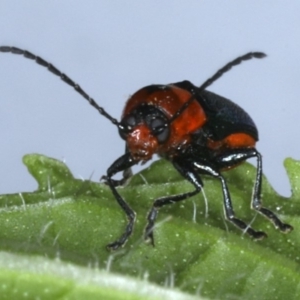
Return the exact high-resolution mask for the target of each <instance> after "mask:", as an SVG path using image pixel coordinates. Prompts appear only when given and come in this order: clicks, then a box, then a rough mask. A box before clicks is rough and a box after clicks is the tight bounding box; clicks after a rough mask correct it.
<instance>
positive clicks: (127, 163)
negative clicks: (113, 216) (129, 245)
mask: <svg viewBox="0 0 300 300" xmlns="http://www.w3.org/2000/svg"><path fill="white" fill-rule="evenodd" d="M134 164H136V161H134V160H133V159H132V157H131V155H130V153H126V154H124V155H123V156H121V157H120V158H118V159H117V160H116V161H115V162H114V163H113V164H112V165H111V166H110V167H109V168H108V170H107V176H106V183H107V185H108V186H109V187H110V189H111V191H112V193H113V195H114V196H115V198H116V200H117V202H118V204H119V205H120V207H121V208H122V209H123V211H124V212H125V214H126V216H127V218H128V223H127V226H126V229H125V232H124V233H123V234H122V235H121V237H120V238H119V239H117V240H116V241H115V242H113V243H110V244H108V245H107V248H108V249H109V250H117V249H118V248H120V247H122V246H123V245H124V244H125V243H126V242H127V240H128V238H129V237H130V235H131V234H132V231H133V226H134V221H135V216H136V213H135V212H134V211H133V210H132V208H131V207H130V206H129V205H128V204H127V203H126V201H125V200H124V199H123V198H122V197H121V196H120V194H119V193H118V192H117V190H116V188H115V185H114V180H113V179H112V178H111V177H112V176H113V175H115V174H116V173H118V172H121V171H123V170H126V169H129V168H130V167H131V166H133V165H134Z"/></svg>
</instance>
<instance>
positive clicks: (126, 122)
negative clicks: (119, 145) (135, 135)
mask: <svg viewBox="0 0 300 300" xmlns="http://www.w3.org/2000/svg"><path fill="white" fill-rule="evenodd" d="M136 123H137V122H136V118H135V117H134V116H133V115H128V116H126V117H125V118H124V119H123V120H122V121H121V126H120V127H119V134H120V136H121V138H122V139H123V140H125V139H126V136H127V134H128V133H129V132H130V131H131V130H132V128H133V127H134V126H135V125H136Z"/></svg>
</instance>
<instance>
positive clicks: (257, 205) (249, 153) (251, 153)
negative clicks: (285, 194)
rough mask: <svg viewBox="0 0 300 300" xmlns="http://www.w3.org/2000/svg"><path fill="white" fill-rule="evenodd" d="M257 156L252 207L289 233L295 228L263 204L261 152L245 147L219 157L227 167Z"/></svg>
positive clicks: (220, 163)
mask: <svg viewBox="0 0 300 300" xmlns="http://www.w3.org/2000/svg"><path fill="white" fill-rule="evenodd" d="M251 157H256V159H257V171H256V178H255V184H254V188H253V195H252V200H251V208H252V209H254V210H256V211H257V212H258V213H260V214H261V215H263V216H264V217H266V218H267V219H268V220H270V222H271V223H273V225H274V226H275V228H277V229H279V230H280V231H281V232H284V233H288V232H290V231H291V230H293V227H292V226H291V225H289V224H285V223H283V222H282V221H281V220H280V219H279V218H278V217H277V216H276V215H275V214H274V213H273V212H272V211H271V210H269V209H267V208H265V207H263V206H262V201H261V184H262V156H261V154H260V153H259V152H258V151H257V150H256V149H254V148H245V149H237V150H236V152H235V153H232V150H231V153H230V154H228V155H226V156H222V157H218V160H217V161H218V165H219V166H221V167H226V166H227V164H228V163H230V164H231V165H232V164H234V163H235V162H236V163H239V162H242V161H244V160H246V159H248V158H251Z"/></svg>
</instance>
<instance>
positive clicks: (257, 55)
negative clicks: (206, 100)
mask: <svg viewBox="0 0 300 300" xmlns="http://www.w3.org/2000/svg"><path fill="white" fill-rule="evenodd" d="M266 56H267V55H266V54H265V53H263V52H249V53H247V54H245V55H242V56H239V57H238V58H236V59H234V60H233V61H231V62H229V63H228V64H226V65H225V66H224V67H223V68H221V69H220V70H218V71H217V72H216V73H215V74H214V75H213V76H212V77H210V78H209V79H207V80H206V81H205V82H204V83H203V84H202V85H201V86H200V87H199V88H200V90H205V89H206V88H207V87H208V86H210V85H211V84H212V83H213V82H215V81H216V80H218V79H219V78H220V77H221V76H222V75H223V74H224V73H226V72H228V71H229V70H231V68H232V67H235V66H237V65H239V64H241V63H242V62H243V61H245V60H250V59H252V58H264V57H266Z"/></svg>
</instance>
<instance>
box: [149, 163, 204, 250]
mask: <svg viewBox="0 0 300 300" xmlns="http://www.w3.org/2000/svg"><path fill="white" fill-rule="evenodd" d="M172 163H173V165H174V167H175V168H176V169H177V171H178V172H179V173H180V174H181V175H182V176H183V177H184V178H185V179H187V180H188V181H189V182H191V183H192V184H193V185H194V186H195V188H196V189H195V190H194V191H192V192H187V193H182V194H179V195H172V196H167V197H161V198H158V199H156V200H155V201H154V203H153V205H152V208H151V210H150V212H149V213H148V215H147V220H148V223H147V225H146V228H145V239H146V240H148V239H149V240H150V242H151V244H152V245H153V246H154V237H153V229H154V222H155V220H156V218H157V215H158V210H159V208H161V207H163V206H165V205H167V204H172V203H176V202H179V201H182V200H185V199H187V198H190V197H192V196H194V195H196V194H198V193H199V192H200V191H201V189H202V187H203V183H202V180H201V179H200V177H199V176H198V174H197V173H196V172H195V171H194V170H193V168H192V166H191V165H189V163H188V162H186V161H181V162H179V161H176V159H174V160H173V161H172Z"/></svg>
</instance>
